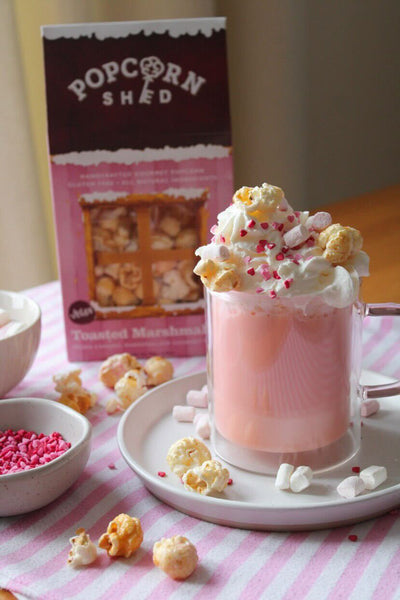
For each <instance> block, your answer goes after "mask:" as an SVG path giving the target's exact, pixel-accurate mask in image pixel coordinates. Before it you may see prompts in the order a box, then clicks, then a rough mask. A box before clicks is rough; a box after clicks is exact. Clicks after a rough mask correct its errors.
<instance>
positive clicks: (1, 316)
mask: <svg viewBox="0 0 400 600" xmlns="http://www.w3.org/2000/svg"><path fill="white" fill-rule="evenodd" d="M10 321H11V317H10V315H9V314H8V312H7V311H6V310H4V308H0V327H3V325H6V324H7V323H9V322H10Z"/></svg>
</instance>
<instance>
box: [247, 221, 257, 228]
mask: <svg viewBox="0 0 400 600" xmlns="http://www.w3.org/2000/svg"><path fill="white" fill-rule="evenodd" d="M255 224H256V222H255V220H254V219H251V221H249V222H248V223H247V227H248V228H249V229H253V227H254V226H255Z"/></svg>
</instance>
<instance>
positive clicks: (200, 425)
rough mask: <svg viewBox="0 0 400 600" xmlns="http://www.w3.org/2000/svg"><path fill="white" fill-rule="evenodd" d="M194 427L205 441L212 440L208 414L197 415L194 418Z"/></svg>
mask: <svg viewBox="0 0 400 600" xmlns="http://www.w3.org/2000/svg"><path fill="white" fill-rule="evenodd" d="M193 422H194V425H195V429H196V433H197V434H198V435H199V436H200V437H201V438H202V439H203V440H208V439H210V434H211V425H210V418H209V416H208V415H207V414H197V415H196V416H195V417H194V421H193Z"/></svg>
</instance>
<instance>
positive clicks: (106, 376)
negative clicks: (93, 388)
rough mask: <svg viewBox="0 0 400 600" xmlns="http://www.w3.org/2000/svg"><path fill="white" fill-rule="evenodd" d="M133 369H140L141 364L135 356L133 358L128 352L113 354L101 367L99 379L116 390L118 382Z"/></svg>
mask: <svg viewBox="0 0 400 600" xmlns="http://www.w3.org/2000/svg"><path fill="white" fill-rule="evenodd" d="M133 369H140V363H139V362H138V360H137V359H136V357H135V356H131V355H130V354H128V353H127V352H124V353H123V354H113V355H112V356H109V357H108V358H107V360H105V361H104V362H103V364H102V365H101V367H100V371H99V378H100V381H101V382H102V383H103V384H104V385H105V386H106V387H109V388H113V389H114V386H115V384H116V383H117V381H118V380H119V379H121V377H123V376H124V375H125V373H127V372H128V371H131V370H133Z"/></svg>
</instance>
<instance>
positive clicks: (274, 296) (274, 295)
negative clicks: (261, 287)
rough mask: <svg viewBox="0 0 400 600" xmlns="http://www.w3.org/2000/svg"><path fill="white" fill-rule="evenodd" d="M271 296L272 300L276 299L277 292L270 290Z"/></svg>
mask: <svg viewBox="0 0 400 600" xmlns="http://www.w3.org/2000/svg"><path fill="white" fill-rule="evenodd" d="M269 295H270V296H271V298H276V292H275V290H270V292H269Z"/></svg>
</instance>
